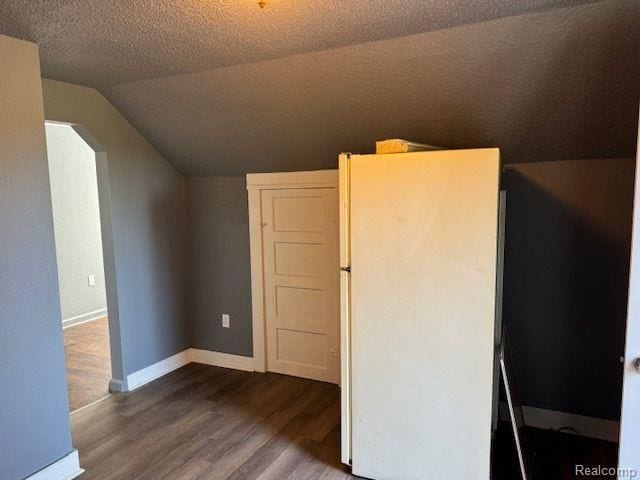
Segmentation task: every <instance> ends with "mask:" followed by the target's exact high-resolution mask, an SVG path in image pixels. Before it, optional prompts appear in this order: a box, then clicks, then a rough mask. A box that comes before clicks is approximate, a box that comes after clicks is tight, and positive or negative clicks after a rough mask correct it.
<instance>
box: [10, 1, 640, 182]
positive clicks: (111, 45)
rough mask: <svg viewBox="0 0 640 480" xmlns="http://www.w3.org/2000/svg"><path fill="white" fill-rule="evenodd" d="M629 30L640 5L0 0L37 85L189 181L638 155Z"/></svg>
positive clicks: (633, 33) (634, 33)
mask: <svg viewBox="0 0 640 480" xmlns="http://www.w3.org/2000/svg"><path fill="white" fill-rule="evenodd" d="M561 5H564V6H565V7H563V8H556V7H559V6H561ZM523 12H524V13H523ZM638 25H640V0H606V1H598V2H586V1H570V0H478V1H469V0H446V1H445V0H348V1H346V0H317V1H312V0H268V3H267V8H266V9H265V10H264V11H261V10H260V9H259V8H258V7H257V4H256V0H218V1H214V0H209V1H205V0H181V1H175V0H155V1H142V0H135V1H133V0H114V1H104V0H21V1H18V0H0V33H5V34H8V35H12V36H17V37H21V38H25V39H28V40H32V41H35V42H37V43H38V44H39V46H40V51H41V58H42V65H43V67H42V68H43V75H44V76H45V77H48V78H54V79H58V80H64V81H68V82H72V83H78V84H84V85H91V86H97V87H98V88H99V90H100V91H101V92H102V93H103V94H104V95H105V96H106V97H107V98H108V99H109V100H110V101H111V102H112V103H113V104H114V105H115V106H116V107H117V108H118V109H119V110H120V111H121V112H122V113H123V114H124V115H125V117H127V118H128V119H129V120H130V121H131V122H132V123H133V124H134V126H136V127H137V128H138V129H139V130H140V131H141V132H142V133H143V134H144V135H145V136H146V137H147V138H148V139H149V140H150V141H151V142H152V143H153V144H154V145H155V146H156V148H158V150H159V151H160V152H161V153H162V154H163V155H164V156H165V158H167V159H168V160H169V161H171V162H172V163H173V164H174V165H175V166H176V167H177V168H178V169H179V170H180V171H181V172H183V173H185V174H187V175H211V174H225V175H237V174H242V173H245V172H259V171H277V170H302V169H313V168H333V167H335V166H336V164H337V162H336V158H337V157H336V156H337V153H338V152H340V151H353V152H367V151H371V149H372V146H373V144H374V141H375V140H377V139H381V138H389V137H404V138H409V139H412V140H415V141H421V142H425V143H432V144H438V145H442V146H448V147H452V148H468V147H481V146H499V147H500V148H501V149H502V151H503V154H504V157H505V159H506V160H507V161H510V162H513V161H536V160H553V159H573V158H605V157H615V156H624V155H632V154H633V152H634V150H635V142H636V133H637V118H638V116H637V115H638V98H639V96H640V53H639V52H640V28H638Z"/></svg>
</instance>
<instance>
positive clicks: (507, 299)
mask: <svg viewBox="0 0 640 480" xmlns="http://www.w3.org/2000/svg"><path fill="white" fill-rule="evenodd" d="M633 179H634V161H633V160H632V159H619V160H584V161H579V160H578V161H567V162H565V161H560V162H544V163H529V164H519V165H510V166H507V167H506V169H505V174H504V177H503V182H504V186H505V188H506V189H507V192H508V193H507V225H506V246H505V270H504V318H505V322H506V324H507V325H508V328H509V332H510V340H511V344H512V353H513V362H514V369H515V374H516V380H517V383H518V388H519V390H520V396H521V400H522V403H523V404H524V405H529V406H535V407H539V408H547V409H551V410H557V411H562V412H568V413H575V414H580V415H586V416H591V417H597V418H606V419H611V420H618V419H619V416H620V402H621V395H622V366H621V363H620V356H621V355H623V353H624V337H625V324H626V307H627V287H628V273H629V252H630V242H631V225H632V223H631V220H632V205H633Z"/></svg>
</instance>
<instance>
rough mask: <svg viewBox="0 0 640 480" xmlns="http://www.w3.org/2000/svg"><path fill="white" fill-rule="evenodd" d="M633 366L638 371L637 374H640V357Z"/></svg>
mask: <svg viewBox="0 0 640 480" xmlns="http://www.w3.org/2000/svg"><path fill="white" fill-rule="evenodd" d="M632 365H633V368H635V369H636V372H638V373H640V357H638V358H636V359H635V360H634V361H633V364H632Z"/></svg>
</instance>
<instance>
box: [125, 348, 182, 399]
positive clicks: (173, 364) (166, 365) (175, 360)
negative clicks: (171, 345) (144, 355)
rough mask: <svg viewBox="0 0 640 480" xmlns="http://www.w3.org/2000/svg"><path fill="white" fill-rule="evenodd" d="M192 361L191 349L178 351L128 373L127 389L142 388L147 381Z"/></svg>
mask: <svg viewBox="0 0 640 480" xmlns="http://www.w3.org/2000/svg"><path fill="white" fill-rule="evenodd" d="M190 361H191V358H190V357H189V349H187V350H183V351H182V352H180V353H176V354H175V355H172V356H170V357H169V358H165V359H164V360H160V361H159V362H158V363H154V364H153V365H149V366H148V367H146V368H143V369H142V370H138V371H137V372H133V373H132V374H130V375H127V391H129V392H130V391H132V390H135V389H136V388H140V387H142V386H143V385H146V384H147V383H149V382H151V381H153V380H155V379H156V378H159V377H162V376H163V375H166V374H167V373H170V372H173V371H174V370H177V369H178V368H180V367H184V366H185V365H186V364H187V363H189V362H190Z"/></svg>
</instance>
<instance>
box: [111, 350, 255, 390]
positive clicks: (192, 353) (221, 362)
mask: <svg viewBox="0 0 640 480" xmlns="http://www.w3.org/2000/svg"><path fill="white" fill-rule="evenodd" d="M191 362H195V363H203V364H205V365H214V366H216V367H224V368H233V369H235V370H244V371H245V372H253V371H254V370H253V357H243V356H242V355H232V354H230V353H222V352H213V351H211V350H201V349H198V348H187V349H186V350H183V351H182V352H180V353H176V354H175V355H173V356H171V357H169V358H165V359H164V360H161V361H159V362H158V363H154V364H153V365H149V366H148V367H146V368H143V369H142V370H138V371H137V372H134V373H132V374H130V375H127V385H126V386H125V385H123V384H122V382H119V381H117V380H114V379H112V380H111V382H109V389H110V390H111V391H112V392H130V391H132V390H135V389H136V388H139V387H141V386H143V385H146V384H147V383H149V382H151V381H153V380H155V379H156V378H159V377H162V376H163V375H166V374H167V373H170V372H173V371H174V370H177V369H178V368H180V367H184V366H185V365H186V364H188V363H191Z"/></svg>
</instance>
